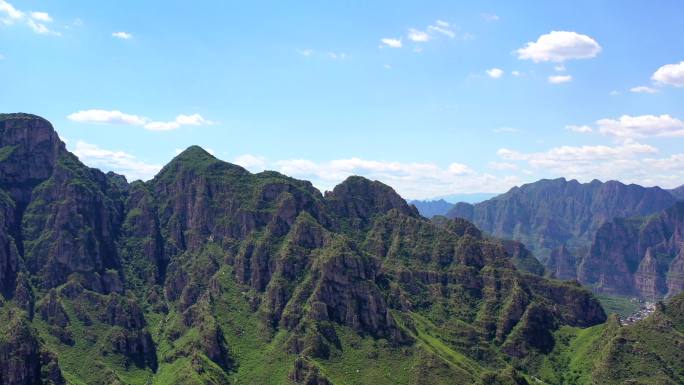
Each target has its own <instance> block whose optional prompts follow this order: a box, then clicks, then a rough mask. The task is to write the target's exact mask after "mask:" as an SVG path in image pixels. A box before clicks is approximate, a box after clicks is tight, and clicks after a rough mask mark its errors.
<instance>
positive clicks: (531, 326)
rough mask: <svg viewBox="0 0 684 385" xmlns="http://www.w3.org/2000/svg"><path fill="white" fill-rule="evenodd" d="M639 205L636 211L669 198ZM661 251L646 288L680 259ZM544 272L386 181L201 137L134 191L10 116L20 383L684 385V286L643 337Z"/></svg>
mask: <svg viewBox="0 0 684 385" xmlns="http://www.w3.org/2000/svg"><path fill="white" fill-rule="evenodd" d="M558 183H560V182H558ZM560 184H568V185H571V186H572V185H574V184H573V183H572V182H563V183H560ZM568 188H570V187H568ZM574 188H577V189H580V187H577V186H575V187H574ZM606 189H607V190H608V191H621V190H622V189H628V190H630V189H634V188H632V187H629V186H626V187H622V186H617V185H613V184H608V186H607V187H606V186H604V187H597V188H596V191H599V192H596V193H595V194H599V195H600V194H602V193H600V191H604V193H605V194H608V192H605V191H606ZM540 194H541V195H540V196H539V198H542V197H543V196H542V195H543V194H542V193H540ZM578 194H579V196H583V197H585V198H586V199H589V197H587V196H585V195H582V194H580V193H578ZM640 194H642V195H643V194H646V195H644V196H637V197H635V198H634V200H633V201H630V202H632V203H630V206H629V207H632V208H634V209H635V210H637V211H638V212H641V211H639V210H643V211H650V210H652V209H655V208H656V207H660V205H662V204H664V203H662V202H661V199H662V200H663V201H664V200H671V197H670V195H667V196H665V195H663V197H662V198H661V197H660V192H659V191H657V190H653V191H650V192H645V193H644V192H640ZM650 197H654V200H653V202H651V201H650V200H649V199H650ZM668 197H670V198H668ZM511 199H512V200H511V202H512V203H511V205H512V206H509V207H511V209H515V210H518V209H519V210H523V207H525V206H524V205H522V203H521V202H520V201H519V200H518V199H519V198H511ZM648 202H651V203H648ZM502 204H503V203H502ZM563 207H564V208H565V209H567V210H568V211H569V212H572V213H574V214H577V215H574V214H573V215H574V216H573V218H576V217H578V215H580V214H583V213H584V212H585V208H582V207H580V206H577V205H571V204H568V205H565V206H563ZM608 209H610V207H603V208H600V210H608ZM477 210H479V209H477ZM525 210H526V209H525ZM574 210H576V211H574ZM597 210H599V208H597ZM484 212H486V213H490V212H489V211H484ZM484 212H483V214H477V215H475V216H471V218H475V219H478V218H482V217H487V218H488V217H489V215H493V214H484ZM525 212H527V211H525ZM509 225H512V224H508V223H506V224H505V226H504V227H502V228H506V229H508V228H509V227H506V226H509ZM585 225H586V227H587V228H589V227H591V226H595V224H594V222H591V223H586V224H585ZM502 226H503V225H502ZM549 226H550V227H547V228H555V227H554V226H551V225H550V224H549ZM513 227H515V226H513ZM582 229H584V227H583V228H582ZM582 229H578V230H577V231H580V232H581V231H584V230H582ZM485 230H488V229H485ZM675 238H676V236H675V235H673V239H675ZM668 239H669V238H668ZM676 239H678V238H676ZM673 242H674V241H673ZM649 250H651V251H650V253H651V257H650V259H651V260H654V261H655V262H648V263H644V267H643V268H641V266H640V267H639V269H637V270H639V271H641V275H642V276H644V277H651V275H652V273H653V272H658V271H659V270H658V269H659V267H658V266H659V265H658V261H659V258H660V253H661V252H662V251H663V250H668V251H670V249H667V245H660V244H654V245H652V246H650V248H649ZM561 254H562V253H561ZM680 255H681V254H680ZM677 258H680V257H677ZM677 258H675V262H672V263H673V264H676V263H677V262H676V259H677ZM645 259H646V258H645ZM652 265H653V266H652ZM559 269H563V271H565V270H566V269H569V267H566V266H564V265H562V264H560V265H559ZM649 274H651V275H649ZM542 275H543V268H542V267H541V266H540V265H539V264H538V263H537V262H536V260H534V258H533V257H532V255H531V253H530V252H529V251H527V249H526V248H525V247H524V246H523V245H522V244H520V243H519V242H512V241H499V240H497V239H494V238H489V237H485V236H483V235H482V233H481V231H480V230H479V229H478V228H477V227H475V225H473V224H472V223H471V222H469V221H467V220H464V219H446V218H443V217H442V218H436V219H435V220H432V221H429V220H427V219H425V218H423V217H421V216H420V215H419V214H418V211H417V210H416V208H415V207H414V206H411V205H408V204H407V203H406V201H404V199H402V198H401V197H400V196H399V195H398V194H397V193H396V192H395V191H394V190H392V189H391V188H390V187H389V186H386V185H384V184H382V183H380V182H377V181H371V180H368V179H365V178H361V177H350V178H348V179H347V180H345V181H344V182H342V183H341V184H340V185H338V186H337V187H335V188H334V189H333V190H332V191H329V192H326V193H325V194H322V193H321V192H319V191H318V190H317V189H316V188H314V187H313V186H312V184H311V183H309V182H307V181H301V180H297V179H293V178H290V177H287V176H285V175H282V174H279V173H276V172H271V171H266V172H261V173H258V174H252V173H250V172H248V171H247V170H245V169H243V168H242V167H239V166H236V165H233V164H230V163H226V162H223V161H221V160H218V159H216V158H215V157H213V156H212V155H210V154H209V153H208V152H206V151H204V150H203V149H202V148H200V147H190V148H188V149H187V150H185V151H184V152H182V153H181V154H179V155H178V156H176V157H175V158H174V159H173V160H172V161H171V162H170V163H169V164H167V165H166V166H165V167H164V168H163V169H162V170H161V171H160V172H159V173H158V174H157V175H156V176H155V177H154V178H153V179H152V180H149V181H146V182H143V181H135V182H132V183H129V182H128V181H126V180H125V178H124V177H122V176H120V175H116V174H114V173H106V174H105V173H103V172H101V171H99V170H96V169H93V168H89V167H87V166H85V165H84V164H83V163H81V162H80V161H79V159H78V158H77V157H76V156H74V155H73V154H71V153H70V152H69V151H67V150H66V148H65V145H64V143H62V142H61V141H60V139H59V137H58V135H57V134H56V133H55V131H54V130H53V128H52V125H51V124H50V123H49V122H47V121H46V120H44V119H42V118H40V117H38V116H34V115H28V114H2V115H0V288H1V293H2V296H1V299H0V305H1V307H0V383H1V384H8V385H24V384H26V385H34V384H75V385H76V384H79V385H80V384H140V385H143V384H197V385H200V384H228V383H237V384H309V385H315V384H319V385H323V384H483V385H484V384H487V385H493V384H517V385H523V384H537V383H548V384H570V383H572V384H590V383H596V382H593V381H594V380H593V379H601V381H600V383H602V384H622V383H624V381H625V379H626V378H628V379H630V380H631V381H638V382H632V383H640V384H641V383H643V384H646V383H662V384H670V383H672V384H675V383H682V381H683V380H684V373H682V371H681V370H679V369H678V368H682V367H684V363H683V362H682V359H683V358H682V354H681V346H682V341H681V340H682V337H681V333H682V332H683V331H684V330H683V329H682V327H683V326H682V324H681V323H682V322H681V321H682V317H681V313H682V309H681V303H682V300H681V296H679V297H675V299H674V300H673V301H672V302H671V303H669V304H667V305H665V304H659V305H658V306H659V307H658V309H657V310H656V311H655V313H654V315H653V316H652V317H650V318H648V319H646V320H645V321H643V322H641V323H636V324H634V325H630V326H624V327H623V326H621V325H619V321H616V320H615V319H614V318H610V319H609V320H608V322H607V323H606V320H607V316H606V313H605V311H604V309H603V308H602V306H601V305H600V303H599V302H598V301H597V300H596V299H595V297H594V296H593V295H592V294H591V292H590V291H589V290H588V289H585V288H583V287H582V286H580V284H579V283H577V282H567V281H558V280H553V279H547V278H544V277H543V276H542ZM659 282H660V281H658V279H656V280H655V283H654V284H651V281H649V280H648V278H644V280H643V287H644V288H645V290H646V289H648V290H650V288H651V287H653V288H655V289H654V290H661V289H662V286H659V285H661V283H659ZM677 282H678V281H677V279H676V278H673V279H671V280H670V281H666V283H665V284H666V286H667V285H669V284H672V285H677V284H680V283H681V282H680V283H677ZM663 290H664V289H663ZM604 341H608V342H609V343H608V344H605V343H604ZM635 357H639V358H638V359H637V358H635ZM635 360H637V361H638V362H639V365H635V362H637V361H635ZM623 369H624V370H623ZM626 376H628V377H626ZM655 380H657V381H658V382H650V381H655Z"/></svg>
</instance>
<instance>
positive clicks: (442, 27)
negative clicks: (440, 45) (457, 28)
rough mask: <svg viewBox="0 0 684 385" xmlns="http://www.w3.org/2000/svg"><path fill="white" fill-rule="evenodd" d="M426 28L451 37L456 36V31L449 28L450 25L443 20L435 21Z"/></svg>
mask: <svg viewBox="0 0 684 385" xmlns="http://www.w3.org/2000/svg"><path fill="white" fill-rule="evenodd" d="M427 29H428V31H430V32H434V33H439V34H442V35H444V36H446V37H448V38H451V39H453V38H455V37H456V32H454V30H453V29H452V28H451V25H450V24H449V23H448V22H446V21H443V20H437V21H435V24H433V25H428V28H427Z"/></svg>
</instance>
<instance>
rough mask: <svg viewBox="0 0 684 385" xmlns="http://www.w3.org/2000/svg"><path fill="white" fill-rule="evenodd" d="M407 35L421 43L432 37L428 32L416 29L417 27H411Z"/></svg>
mask: <svg viewBox="0 0 684 385" xmlns="http://www.w3.org/2000/svg"><path fill="white" fill-rule="evenodd" d="M407 36H408V38H409V40H411V41H415V42H419V43H422V42H426V41H429V40H430V38H431V36H430V35H429V34H428V33H427V32H425V31H420V30H418V29H415V28H410V29H409V31H408V35H407Z"/></svg>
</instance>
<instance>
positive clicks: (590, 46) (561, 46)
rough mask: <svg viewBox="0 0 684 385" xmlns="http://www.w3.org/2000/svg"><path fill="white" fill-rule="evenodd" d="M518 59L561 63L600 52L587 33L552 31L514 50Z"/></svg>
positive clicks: (592, 55) (594, 41) (598, 46)
mask: <svg viewBox="0 0 684 385" xmlns="http://www.w3.org/2000/svg"><path fill="white" fill-rule="evenodd" d="M516 52H517V53H518V59H521V60H532V61H533V62H535V63H539V62H548V61H550V62H556V63H562V62H564V61H566V60H570V59H589V58H593V57H596V55H598V54H599V52H601V46H600V45H599V44H598V43H597V42H596V40H594V39H592V38H591V37H589V36H587V35H582V34H579V33H577V32H572V31H552V32H550V33H547V34H545V35H541V36H539V38H538V39H537V41H535V42H528V43H527V44H526V45H525V47H523V48H520V49H518V50H517V51H516Z"/></svg>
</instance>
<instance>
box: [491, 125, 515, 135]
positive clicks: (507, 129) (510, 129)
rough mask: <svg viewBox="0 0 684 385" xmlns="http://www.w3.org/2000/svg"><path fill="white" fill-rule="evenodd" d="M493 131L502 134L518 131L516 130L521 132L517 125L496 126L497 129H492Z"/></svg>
mask: <svg viewBox="0 0 684 385" xmlns="http://www.w3.org/2000/svg"><path fill="white" fill-rule="evenodd" d="M492 132H495V133H497V134H501V133H509V134H513V133H516V132H520V130H519V129H517V128H515V127H506V126H504V127H498V128H495V129H493V130H492Z"/></svg>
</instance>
